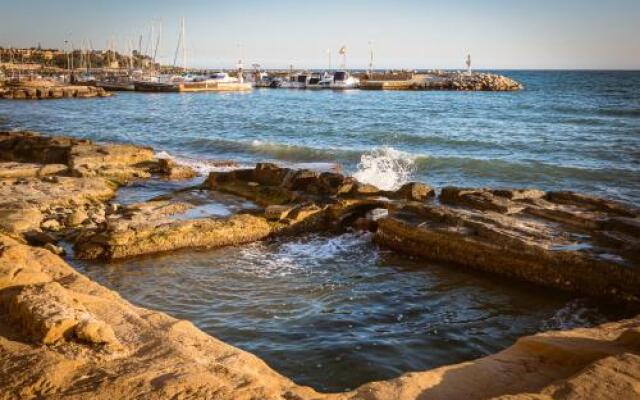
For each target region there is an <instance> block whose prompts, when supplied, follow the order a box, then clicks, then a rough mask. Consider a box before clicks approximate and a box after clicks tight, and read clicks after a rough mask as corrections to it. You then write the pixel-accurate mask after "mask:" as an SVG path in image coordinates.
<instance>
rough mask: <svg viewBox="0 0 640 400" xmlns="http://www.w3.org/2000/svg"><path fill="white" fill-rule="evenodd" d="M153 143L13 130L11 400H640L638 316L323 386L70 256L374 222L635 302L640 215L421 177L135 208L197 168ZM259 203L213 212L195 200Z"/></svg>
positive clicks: (5, 297)
mask: <svg viewBox="0 0 640 400" xmlns="http://www.w3.org/2000/svg"><path fill="white" fill-rule="evenodd" d="M195 176H196V173H195V171H193V170H191V169H190V168H189V167H185V166H181V165H178V164H176V163H174V162H172V161H171V160H159V159H157V158H156V157H155V153H154V151H153V150H152V149H150V148H144V147H138V146H133V145H127V144H98V143H94V142H91V141H87V140H80V139H74V138H70V137H49V136H42V135H39V134H36V133H32V132H0V371H1V373H0V388H2V389H0V398H6V399H18V398H42V397H47V398H62V397H64V398H86V397H87V396H92V397H95V398H111V399H114V398H131V397H140V398H220V399H325V398H327V399H417V398H420V399H470V398H499V397H502V398H521V399H534V398H535V399H552V398H553V399H555V398H601V397H603V398H609V397H611V398H631V397H634V396H635V397H637V396H639V394H638V391H637V389H636V388H637V386H638V379H640V357H639V356H638V354H637V353H638V348H640V333H639V332H640V330H639V329H640V318H638V317H636V318H634V319H631V320H625V321H619V322H614V323H609V324H605V325H601V326H598V327H595V328H588V329H587V328H585V329H576V330H571V331H562V332H548V333H542V334H538V335H534V336H530V337H524V338H521V339H520V340H518V342H517V343H516V344H514V345H513V346H512V347H510V348H508V349H506V350H504V351H502V352H500V353H497V354H495V355H492V356H489V357H485V358H482V359H479V360H475V361H469V362H465V363H462V364H456V365H452V366H446V367H441V368H437V369H434V370H430V371H425V372H413V373H407V374H404V375H402V376H401V377H399V378H396V379H392V380H388V381H382V382H373V383H369V384H365V385H363V386H361V387H360V388H357V389H356V390H354V391H351V392H346V393H336V394H322V393H318V392H316V391H314V390H312V389H311V388H308V387H301V386H298V385H296V384H295V383H293V382H292V381H291V380H289V379H287V378H286V377H283V376H282V375H280V374H278V373H277V372H275V371H273V370H272V369H271V368H269V367H268V366H267V365H266V364H265V363H264V362H262V361H261V360H260V359H258V358H257V357H255V356H253V355H251V354H249V353H247V352H244V351H241V350H239V349H236V348H234V347H232V346H230V345H227V344H225V343H223V342H221V341H219V340H217V339H215V338H213V337H210V336H208V335H206V334H204V333H203V332H201V331H199V330H198V329H197V328H195V327H194V326H193V325H192V324H191V323H189V322H187V321H179V320H176V319H174V318H171V317H169V316H167V315H165V314H163V313H159V312H155V311H151V310H146V309H142V308H139V307H135V306H133V305H131V304H130V303H128V302H127V301H125V300H123V299H122V298H121V297H120V296H119V295H118V294H117V293H115V292H112V291H110V290H108V289H106V288H104V287H103V286H101V285H99V284H98V283H96V282H93V281H91V280H89V279H87V278H86V277H84V276H83V275H81V274H79V273H78V272H76V271H75V270H74V269H73V268H72V267H70V266H69V265H68V264H67V263H66V262H65V261H64V260H63V259H62V258H60V256H59V255H61V254H63V253H64V247H65V246H63V245H64V244H69V245H71V246H72V247H73V250H74V254H73V256H74V257H77V258H83V259H102V260H112V259H119V258H127V257H134V256H140V255H145V254H152V253H158V252H166V251H173V250H177V249H185V248H198V247H219V246H228V245H236V244H240V243H248V242H252V241H256V240H263V239H268V238H270V237H274V236H291V235H298V234H301V233H306V232H329V233H331V232H341V231H343V230H345V229H356V230H368V231H371V232H374V235H373V237H374V240H375V241H376V242H377V243H379V244H380V245H381V246H384V247H387V248H389V249H392V250H394V251H396V252H398V253H401V254H407V255H412V256H418V257H421V258H424V259H425V260H435V261H444V262H447V263H450V264H452V265H456V266H457V268H471V269H475V270H481V271H485V272H488V273H493V274H497V275H502V276H507V277H509V278H513V279H518V280H523V281H528V282H532V283H535V284H538V285H542V286H547V287H552V288H555V289H560V290H565V291H571V292H575V293H580V294H585V295H588V296H592V297H596V298H599V299H602V300H603V301H607V302H611V303H615V304H619V305H620V306H623V307H630V308H633V309H635V307H637V305H638V302H639V299H640V285H638V283H640V272H639V271H638V266H639V264H640V210H639V209H638V208H637V207H634V206H631V205H628V204H623V203H620V202H616V201H612V200H607V199H601V198H596V197H592V196H588V195H584V194H579V193H574V192H545V191H541V190H536V189H526V190H525V189H486V188H454V187H445V188H442V189H441V190H436V189H434V188H432V187H430V186H429V185H427V184H424V183H419V182H412V183H407V184H405V185H404V186H402V187H401V188H399V189H398V190H395V191H383V190H380V189H378V188H376V187H375V186H372V185H369V184H364V183H361V182H358V181H357V180H355V179H353V178H351V177H348V176H344V175H342V174H339V173H335V172H319V171H314V170H306V169H291V168H283V167H280V166H277V165H275V164H269V163H260V164H257V165H256V167H255V168H250V169H235V170H230V171H225V172H212V173H210V174H209V175H208V176H207V177H206V179H201V180H200V182H198V183H197V185H196V186H189V187H186V188H184V189H181V190H179V191H175V192H171V193H166V194H164V195H162V196H160V197H158V198H155V199H152V200H149V201H146V202H143V203H135V204H129V205H126V206H122V205H119V204H117V203H115V202H113V201H112V199H113V198H114V196H115V194H116V192H117V190H118V188H119V187H120V186H122V185H126V184H127V183H129V182H133V181H136V180H140V179H192V178H194V177H195ZM202 191H218V192H223V193H227V194H231V195H233V196H237V197H239V198H242V199H245V200H248V201H251V202H252V203H254V204H255V207H252V208H247V209H241V210H239V211H238V212H236V213H234V214H232V215H230V216H229V217H224V218H221V217H218V218H213V217H201V216H194V215H192V214H190V212H191V211H192V210H193V209H194V208H195V207H197V206H196V205H194V204H193V203H190V202H189V201H186V200H185V194H189V193H192V192H202Z"/></svg>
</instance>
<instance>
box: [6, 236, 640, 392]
mask: <svg viewBox="0 0 640 400" xmlns="http://www.w3.org/2000/svg"><path fill="white" fill-rule="evenodd" d="M639 329H640V319H633V320H627V321H620V322H616V323H609V324H605V325H602V326H599V327H596V328H590V329H576V330H572V331H565V332H549V333H544V334H538V335H535V336H529V337H525V338H521V339H520V340H518V341H517V342H516V344H514V345H513V346H512V347H510V348H508V349H506V350H504V351H502V352H500V353H497V354H495V355H491V356H489V357H485V358H481V359H479V360H475V361H469V362H465V363H461V364H455V365H450V366H444V367H441V368H436V369H433V370H430V371H424V372H411V373H407V374H404V375H402V376H401V377H399V378H396V379H391V380H388V381H381V382H373V383H369V384H365V385H363V386H361V387H359V388H357V389H355V390H353V391H350V392H345V393H336V394H321V393H317V392H315V391H313V390H312V389H310V388H307V387H301V386H298V385H296V384H295V383H293V382H292V381H290V380H288V379H287V378H285V377H283V376H281V375H280V374H278V373H277V372H275V371H273V370H272V369H270V368H269V367H268V366H267V365H266V364H265V363H264V362H262V361H261V360H260V359H258V358H257V357H255V356H253V355H251V354H249V353H246V352H244V351H242V350H239V349H236V348H234V347H232V346H229V345H227V344H225V343H223V342H221V341H219V340H217V339H215V338H213V337H210V336H208V335H206V334H204V333H202V332H201V331H199V330H198V329H197V328H195V327H194V326H193V325H192V324H190V323H189V322H187V321H179V320H176V319H174V318H171V317H169V316H167V315H165V314H162V313H158V312H154V311H150V310H146V309H142V308H138V307H134V306H132V305H131V304H129V303H127V302H126V301H124V300H123V299H122V298H121V297H120V296H118V295H117V294H116V293H114V292H111V291H110V290H108V289H106V288H104V287H102V286H100V285H98V284H97V283H95V282H92V281H90V280H88V279H87V278H85V277H83V276H82V275H79V274H78V273H77V272H75V271H74V270H73V269H72V268H71V267H69V266H68V265H67V264H66V263H65V262H64V261H63V260H62V259H60V258H59V257H57V256H55V255H54V254H52V253H50V252H49V251H47V250H44V249H39V248H34V247H30V246H27V245H23V244H20V243H19V242H17V241H15V240H13V239H10V238H7V237H4V236H1V235H0V388H1V389H0V398H3V399H22V398H34V397H53V398H62V397H64V398H69V399H76V398H77V399H82V398H87V397H91V398H95V399H109V400H113V399H124V398H131V397H137V398H156V399H173V398H182V397H190V398H217V399H258V398H259V399H274V400H275V399H298V400H300V399H302V400H305V399H316V400H320V399H333V400H347V399H349V400H355V399H367V400H387V399H398V400H405V399H407V400H408V399H423V398H424V399H435V400H438V399H447V400H456V399H465V400H466V399H490V398H504V399H507V398H509V399H532V398H536V399H538V398H539V399H592V398H635V397H637V396H638V391H637V387H638V380H639V378H640V376H639V374H640V373H639V372H638V371H640V356H638V351H639V349H640V333H639V332H640V330H639ZM44 343H47V344H46V345H45V344H44ZM614 396H615V397H614Z"/></svg>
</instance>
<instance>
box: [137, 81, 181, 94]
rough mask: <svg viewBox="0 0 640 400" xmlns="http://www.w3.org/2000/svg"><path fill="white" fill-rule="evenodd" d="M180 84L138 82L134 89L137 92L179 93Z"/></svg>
mask: <svg viewBox="0 0 640 400" xmlns="http://www.w3.org/2000/svg"><path fill="white" fill-rule="evenodd" d="M179 85H180V84H179V83H176V82H162V81H136V82H134V83H133V87H134V89H135V91H136V92H178V91H179Z"/></svg>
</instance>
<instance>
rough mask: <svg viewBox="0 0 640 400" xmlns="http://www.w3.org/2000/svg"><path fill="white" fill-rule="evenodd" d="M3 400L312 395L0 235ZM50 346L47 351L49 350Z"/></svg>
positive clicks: (40, 252) (0, 380) (183, 325)
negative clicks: (25, 399) (26, 399)
mask: <svg viewBox="0 0 640 400" xmlns="http://www.w3.org/2000/svg"><path fill="white" fill-rule="evenodd" d="M0 299H1V300H0V398H2V399H24V398H69V399H84V398H87V397H91V398H96V399H110V400H113V399H125V398H132V397H136V398H159V399H161V398H166V399H169V398H186V397H190V398H219V399H256V398H260V399H280V398H298V399H300V398H302V399H304V398H312V397H314V396H316V393H315V392H313V391H312V390H311V389H309V388H305V387H299V386H297V385H295V384H294V383H293V382H291V381H290V380H288V379H287V378H285V377H283V376H281V375H279V374H278V373H276V372H275V371H273V370H272V369H270V368H269V367H268V366H267V365H266V364H265V363H264V362H263V361H261V360H260V359H258V358H257V357H255V356H253V355H251V354H249V353H246V352H244V351H242V350H239V349H236V348H234V347H232V346H229V345H227V344H225V343H223V342H221V341H219V340H217V339H215V338H212V337H210V336H208V335H206V334H204V333H202V332H201V331H199V330H198V329H197V328H195V327H194V326H193V325H192V324H191V323H189V322H187V321H179V320H176V319H174V318H171V317H169V316H167V315H165V314H162V313H158V312H153V311H150V310H145V309H141V308H137V307H134V306H132V305H130V304H129V303H127V302H126V301H124V300H123V299H122V298H121V297H120V296H118V295H117V294H116V293H114V292H112V291H110V290H108V289H106V288H104V287H102V286H100V285H98V284H96V283H94V282H92V281H90V280H88V279H86V278H85V277H83V276H82V275H79V274H78V273H76V272H75V271H74V270H73V269H72V268H71V267H69V266H68V265H67V264H66V263H65V262H64V261H62V260H61V259H60V258H59V257H57V256H55V255H53V254H52V253H50V252H48V251H47V250H44V249H38V248H33V247H30V246H26V245H22V244H20V243H18V242H16V241H15V240H12V239H9V238H7V237H4V236H0ZM44 343H46V345H45V344H44Z"/></svg>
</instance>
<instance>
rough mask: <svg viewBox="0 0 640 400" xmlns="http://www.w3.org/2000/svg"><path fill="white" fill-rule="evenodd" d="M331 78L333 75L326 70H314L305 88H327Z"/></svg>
mask: <svg viewBox="0 0 640 400" xmlns="http://www.w3.org/2000/svg"><path fill="white" fill-rule="evenodd" d="M332 80H333V76H332V75H330V74H329V73H328V72H324V73H322V74H321V73H319V72H314V73H313V74H311V78H309V81H308V82H307V85H306V88H307V89H327V88H328V87H329V85H330V84H331V81H332Z"/></svg>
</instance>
